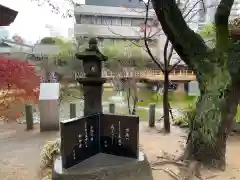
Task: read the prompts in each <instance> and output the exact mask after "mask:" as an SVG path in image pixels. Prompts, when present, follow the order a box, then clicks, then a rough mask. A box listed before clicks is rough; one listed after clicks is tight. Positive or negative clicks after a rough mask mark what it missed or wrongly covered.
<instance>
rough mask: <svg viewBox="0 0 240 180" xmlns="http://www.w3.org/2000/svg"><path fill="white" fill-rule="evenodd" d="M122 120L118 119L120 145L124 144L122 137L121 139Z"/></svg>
mask: <svg viewBox="0 0 240 180" xmlns="http://www.w3.org/2000/svg"><path fill="white" fill-rule="evenodd" d="M121 138H122V137H121V122H120V121H118V145H119V146H121V145H122V139H121Z"/></svg>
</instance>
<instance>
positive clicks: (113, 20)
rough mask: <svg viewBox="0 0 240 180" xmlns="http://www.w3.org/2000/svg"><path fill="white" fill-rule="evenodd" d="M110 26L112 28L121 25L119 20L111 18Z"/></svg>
mask: <svg viewBox="0 0 240 180" xmlns="http://www.w3.org/2000/svg"><path fill="white" fill-rule="evenodd" d="M112 25H114V26H121V25H122V21H121V18H117V17H116V18H115V17H113V18H112Z"/></svg>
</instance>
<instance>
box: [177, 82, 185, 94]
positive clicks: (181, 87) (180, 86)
mask: <svg viewBox="0 0 240 180" xmlns="http://www.w3.org/2000/svg"><path fill="white" fill-rule="evenodd" d="M175 92H177V93H185V83H183V82H179V83H177V89H176V91H175Z"/></svg>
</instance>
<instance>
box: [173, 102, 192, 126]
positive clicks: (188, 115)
mask: <svg viewBox="0 0 240 180" xmlns="http://www.w3.org/2000/svg"><path fill="white" fill-rule="evenodd" d="M195 108H196V106H195V104H191V105H189V106H188V107H187V108H186V109H184V110H183V115H182V116H180V117H178V118H176V119H175V120H174V122H173V123H174V125H177V126H180V127H188V126H189V122H192V121H193V119H194V116H195Z"/></svg>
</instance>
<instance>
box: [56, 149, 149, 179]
mask: <svg viewBox="0 0 240 180" xmlns="http://www.w3.org/2000/svg"><path fill="white" fill-rule="evenodd" d="M90 179H96V180H130V179H131V180H153V177H152V170H151V167H150V164H149V162H148V160H147V157H146V155H145V154H144V153H143V152H139V158H138V159H131V158H126V157H120V156H114V155H110V154H103V153H99V154H97V155H95V156H93V157H91V158H89V159H86V160H85V161H83V162H81V163H79V164H77V165H75V166H73V167H71V168H68V169H64V168H62V161H61V157H59V158H57V159H56V160H55V162H54V167H53V172H52V180H90Z"/></svg>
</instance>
